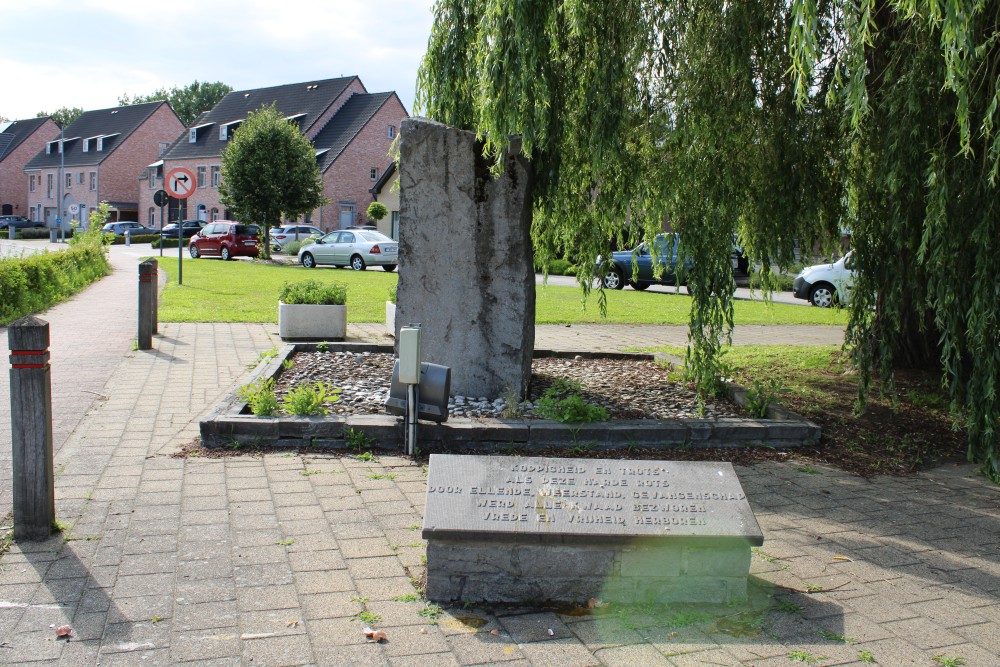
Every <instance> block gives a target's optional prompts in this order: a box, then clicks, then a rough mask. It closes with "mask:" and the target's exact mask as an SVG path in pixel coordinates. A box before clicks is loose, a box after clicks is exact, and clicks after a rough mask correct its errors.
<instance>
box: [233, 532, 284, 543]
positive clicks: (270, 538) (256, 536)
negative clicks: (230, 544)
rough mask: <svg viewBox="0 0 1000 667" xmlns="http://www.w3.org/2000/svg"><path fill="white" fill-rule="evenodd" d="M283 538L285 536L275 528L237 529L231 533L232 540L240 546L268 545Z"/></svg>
mask: <svg viewBox="0 0 1000 667" xmlns="http://www.w3.org/2000/svg"><path fill="white" fill-rule="evenodd" d="M284 540H285V536H284V535H283V534H282V533H281V531H280V530H278V529H277V528H266V529H261V530H254V529H251V530H239V531H236V532H235V533H234V534H233V541H234V542H235V544H236V546H237V547H240V548H249V547H270V546H274V545H275V544H277V543H278V542H282V541H284Z"/></svg>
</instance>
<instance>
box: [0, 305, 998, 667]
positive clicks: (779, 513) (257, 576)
mask: <svg viewBox="0 0 1000 667" xmlns="http://www.w3.org/2000/svg"><path fill="white" fill-rule="evenodd" d="M130 289H134V288H131V287H130ZM130 300H131V297H130ZM78 301H81V302H85V301H86V298H85V297H80V298H78ZM80 307H83V306H80ZM53 312H54V311H53ZM53 319H55V317H54V316H53ZM573 328H576V327H573ZM274 329H275V327H274V326H273V325H257V324H233V325H219V324H216V325H213V324H166V325H163V327H162V329H161V332H162V335H161V336H158V337H157V338H156V339H155V342H154V347H155V349H154V350H153V351H150V352H129V351H128V345H127V341H128V340H130V338H131V335H132V334H131V333H129V336H128V338H127V339H126V343H125V345H124V346H119V347H118V348H117V349H118V362H117V363H115V364H113V367H112V368H111V369H110V372H109V373H108V374H107V379H106V381H105V384H104V385H102V388H101V392H102V396H104V397H105V398H102V399H101V400H98V401H93V402H92V403H91V404H90V405H89V406H88V408H89V409H88V411H87V412H86V415H85V416H84V417H83V418H82V419H80V420H79V422H78V423H77V424H76V426H75V427H74V428H73V429H72V430H71V432H70V433H69V434H68V435H67V437H66V439H65V441H64V444H63V445H62V447H61V449H60V451H59V452H58V454H57V456H56V466H57V471H58V478H57V512H58V519H59V521H60V522H61V523H63V524H64V525H65V526H66V531H65V532H64V533H63V534H62V535H59V536H54V537H53V538H51V539H50V540H48V541H47V542H42V543H34V544H33V543H20V544H13V545H12V546H11V548H10V550H9V552H8V553H6V554H4V555H3V556H2V558H0V664H11V665H165V664H218V665H238V664H242V665H268V666H272V665H273V666H278V665H303V664H308V665H345V666H346V665H351V666H353V665H487V664H490V665H492V664H497V665H501V664H502V665H512V666H513V665H538V666H543V665H544V666H549V665H608V666H612V665H629V666H632V665H671V666H675V667H679V666H682V665H685V666H686V665H745V666H749V665H755V666H758V667H764V666H768V667H770V666H772V665H794V664H820V665H843V664H869V663H868V662H867V661H869V660H876V661H877V663H878V664H879V665H918V666H924V665H926V666H928V667H930V666H933V665H936V664H941V663H940V661H941V660H945V659H947V658H962V659H963V660H964V663H963V664H965V665H969V666H972V667H978V666H982V667H995V666H996V665H998V664H1000V659H998V658H997V656H998V655H1000V612H998V609H1000V605H998V604H997V602H998V598H1000V490H998V488H997V487H995V486H993V485H991V484H989V483H988V482H986V481H985V480H984V479H983V478H981V477H978V476H976V475H975V474H974V471H973V469H972V468H971V467H969V466H948V467H942V468H936V469H933V470H930V471H927V472H925V473H922V474H919V475H913V476H908V477H902V478H890V477H885V478H876V479H872V480H863V479H859V478H857V477H853V476H851V475H848V474H846V473H844V472H841V471H838V470H835V469H832V468H825V467H818V466H805V465H802V464H796V463H768V464H761V465H757V466H754V467H750V468H739V469H738V472H739V474H740V477H741V480H742V482H743V485H744V488H745V489H746V491H747V494H748V496H749V498H750V500H751V504H752V506H753V508H754V511H755V513H756V515H757V518H758V520H759V522H760V524H761V527H762V528H763V530H764V534H765V544H764V546H763V547H762V548H761V549H760V550H758V551H756V552H755V554H754V558H753V565H752V573H753V577H754V579H753V581H754V595H753V596H752V602H753V603H754V604H753V605H752V606H751V607H750V608H749V609H743V608H732V609H726V610H722V611H721V612H720V611H719V610H713V611H712V613H710V614H709V613H703V612H706V610H702V609H690V608H680V607H678V608H675V609H669V610H664V609H654V608H621V609H616V608H614V607H613V606H612V607H608V608H606V609H602V610H600V613H598V614H584V615H576V614H570V613H564V612H566V611H567V610H554V609H541V608H531V609H529V608H525V609H484V608H470V609H464V608H461V607H456V608H446V609H443V610H438V609H437V608H436V607H434V606H430V605H428V604H427V603H426V602H425V601H423V600H422V599H421V598H420V595H419V588H418V587H417V585H418V584H419V581H420V578H421V576H422V574H423V568H424V565H423V555H424V543H423V541H422V540H421V538H420V531H419V529H418V527H419V526H420V525H421V522H422V511H423V503H424V486H425V479H426V471H425V470H424V468H423V467H422V466H421V465H420V464H419V463H415V462H413V461H410V460H408V459H406V458H404V457H400V456H397V455H392V454H387V453H377V456H376V458H375V459H374V460H370V461H366V460H361V459H359V458H356V457H350V456H343V455H340V454H336V453H322V452H305V453H298V452H280V451H278V452H273V453H269V454H266V455H264V456H251V455H248V454H240V453H239V452H238V451H237V452H230V453H229V455H228V456H226V457H224V458H207V457H189V458H174V457H172V456H171V454H172V453H174V452H176V451H177V450H178V449H179V447H181V446H182V445H184V444H185V443H188V442H190V441H192V440H193V439H194V437H195V436H196V434H197V421H198V418H199V417H200V415H202V414H204V413H205V412H206V411H207V410H208V409H210V407H211V406H212V404H213V403H214V402H215V401H216V400H217V399H218V398H219V397H221V396H222V395H223V394H225V392H227V391H229V390H230V389H231V388H232V387H233V386H234V385H235V384H237V383H238V382H239V378H240V376H241V375H242V374H243V373H244V372H245V371H246V367H247V366H248V365H251V364H253V362H254V361H256V359H257V358H258V355H259V354H260V353H261V352H263V351H265V350H267V349H269V348H270V347H271V346H272V345H274V344H275V342H276V339H275V337H274ZM351 331H352V333H353V334H355V335H358V336H360V335H363V334H365V332H366V328H365V327H354V328H352V329H351ZM78 333H80V334H82V332H78ZM376 333H377V332H376ZM625 333H626V334H627V333H628V332H627V331H626V332H625ZM372 335H375V333H373V334H372ZM546 335H549V334H547V333H545V332H544V331H543V333H540V335H539V339H540V340H542V339H544V337H545V336H546ZM551 336H552V340H553V341H556V342H554V343H553V346H554V347H555V346H557V343H558V342H559V340H560V337H561V336H563V337H564V336H565V333H564V332H552V334H551ZM635 338H636V336H627V335H626V336H625V337H624V339H623V340H621V341H620V346H621V347H628V346H634V345H637V344H639V343H637V342H636V341H635ZM771 338H772V342H773V338H774V337H773V336H772V337H771ZM618 339H619V337H618V336H611V338H609V339H607V340H606V342H605V343H604V344H607V345H611V344H613V343H614V341H615V340H618ZM641 344H647V343H645V342H643V343H641ZM85 352H86V350H81V351H80V354H81V355H82V354H84V353H85ZM109 365H110V364H109ZM54 372H55V371H54ZM6 474H8V475H9V471H7V472H6ZM64 623H65V624H69V625H71V626H72V627H73V629H74V636H73V638H72V640H70V641H69V642H66V641H59V640H56V638H55V632H54V629H53V628H54V627H56V626H59V625H62V624H64ZM366 624H367V625H371V626H372V627H375V628H378V629H381V630H384V631H385V632H386V634H387V636H388V641H387V642H384V643H381V644H378V645H374V644H368V643H366V641H365V638H364V636H363V634H362V632H361V631H362V629H363V628H364V627H365V625H366ZM549 629H551V630H552V635H550V634H549V632H548V630H549ZM868 656H871V657H870V658H869V657H868ZM935 656H940V658H939V661H938V662H935Z"/></svg>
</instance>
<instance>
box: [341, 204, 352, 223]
mask: <svg viewBox="0 0 1000 667" xmlns="http://www.w3.org/2000/svg"><path fill="white" fill-rule="evenodd" d="M353 224H354V204H341V205H340V225H339V227H340V228H341V229H344V228H345V227H350V226H352V225H353Z"/></svg>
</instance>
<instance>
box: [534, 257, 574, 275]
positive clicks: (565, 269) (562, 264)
mask: <svg viewBox="0 0 1000 667" xmlns="http://www.w3.org/2000/svg"><path fill="white" fill-rule="evenodd" d="M542 269H543V265H542V263H541V262H540V261H538V260H535V271H537V272H539V273H541V272H542ZM549 275H550V276H575V275H576V266H575V265H574V264H572V263H571V262H570V261H569V260H565V259H552V260H549Z"/></svg>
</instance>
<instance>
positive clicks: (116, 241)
mask: <svg viewBox="0 0 1000 667" xmlns="http://www.w3.org/2000/svg"><path fill="white" fill-rule="evenodd" d="M159 241H160V235H159V234H133V235H132V243H155V244H156V245H154V246H153V247H154V248H159V247H160V245H159ZM111 245H125V235H124V234H121V235H119V234H116V235H115V236H114V237H113V238H112V239H111ZM174 245H175V246H176V245H177V244H176V243H175V244H174ZM163 247H164V248H166V247H167V246H163Z"/></svg>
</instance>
